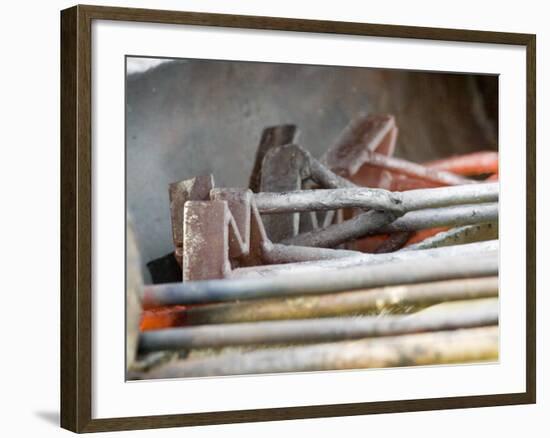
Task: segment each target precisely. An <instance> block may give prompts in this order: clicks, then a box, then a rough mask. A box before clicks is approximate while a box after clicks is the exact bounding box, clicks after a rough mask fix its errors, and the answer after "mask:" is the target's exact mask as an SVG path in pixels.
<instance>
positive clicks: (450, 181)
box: [365, 151, 475, 186]
mask: <svg viewBox="0 0 550 438" xmlns="http://www.w3.org/2000/svg"><path fill="white" fill-rule="evenodd" d="M365 156H366V157H368V158H367V162H368V164H370V165H371V166H376V167H380V168H382V169H387V170H391V171H394V172H397V173H400V174H402V175H406V176H410V177H413V178H420V179H422V180H425V181H430V182H432V183H436V184H439V185H448V186H454V185H463V184H472V183H475V181H474V180H471V179H467V178H463V177H461V176H458V175H455V174H454V173H450V172H446V171H444V170H438V169H435V168H430V167H425V166H423V165H422V164H417V163H413V162H412V161H407V160H403V159H401V158H396V157H388V156H386V155H382V154H379V153H376V152H372V151H365Z"/></svg>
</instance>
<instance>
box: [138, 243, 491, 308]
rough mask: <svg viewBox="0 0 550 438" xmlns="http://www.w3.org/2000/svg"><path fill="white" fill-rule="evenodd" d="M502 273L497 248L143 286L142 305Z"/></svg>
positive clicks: (364, 286)
mask: <svg viewBox="0 0 550 438" xmlns="http://www.w3.org/2000/svg"><path fill="white" fill-rule="evenodd" d="M497 272H498V252H497V251H491V252H487V253H485V254H482V255H477V256H471V255H470V256H460V257H457V256H454V257H439V258H434V259H433V260H430V263H426V262H425V259H421V260H403V261H394V262H391V263H385V264H384V263H383V264H377V265H374V266H361V267H359V268H357V267H353V268H347V269H339V270H336V271H330V272H326V273H325V274H324V275H322V276H320V275H319V274H318V273H313V274H305V275H294V276H292V275H286V276H282V277H277V278H260V279H232V280H205V281H196V282H183V283H168V284H163V285H149V286H145V287H144V297H143V301H142V304H143V307H144V308H151V307H158V306H167V305H173V304H198V303H208V302H221V301H236V300H249V299H258V298H269V297H276V296H279V297H282V296H296V295H308V294H322V293H330V292H338V291H343V290H356V289H364V288H369V287H377V286H383V285H384V286H391V285H396V284H403V283H421V282H425V281H436V280H446V279H452V278H468V277H484V276H489V275H495V274H497Z"/></svg>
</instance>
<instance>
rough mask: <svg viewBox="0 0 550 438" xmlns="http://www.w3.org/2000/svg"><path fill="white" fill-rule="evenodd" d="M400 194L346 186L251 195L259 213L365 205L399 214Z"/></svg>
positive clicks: (322, 209) (400, 207) (400, 212)
mask: <svg viewBox="0 0 550 438" xmlns="http://www.w3.org/2000/svg"><path fill="white" fill-rule="evenodd" d="M400 195H401V194H400V193H396V194H394V193H392V192H390V191H388V190H384V189H368V188H347V189H317V190H297V191H293V192H283V193H272V192H262V193H257V194H255V195H254V201H255V202H256V207H257V208H258V211H259V212H260V213H262V214H273V213H281V212H304V211H312V210H314V211H324V210H335V209H337V208H352V207H357V208H369V209H374V210H387V211H391V212H395V213H396V214H399V215H401V214H403V213H404V210H403V207H402V206H401V202H402V201H401V196H400Z"/></svg>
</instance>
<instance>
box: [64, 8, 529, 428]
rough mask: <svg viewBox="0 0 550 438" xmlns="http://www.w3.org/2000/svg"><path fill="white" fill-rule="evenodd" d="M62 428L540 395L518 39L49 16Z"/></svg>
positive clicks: (321, 24) (473, 403)
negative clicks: (57, 119) (57, 185)
mask: <svg viewBox="0 0 550 438" xmlns="http://www.w3.org/2000/svg"><path fill="white" fill-rule="evenodd" d="M61 55H62V56H61V119H62V129H61V148H62V155H61V168H62V184H61V185H62V187H61V201H62V202H61V209H62V211H61V216H62V223H61V235H62V240H61V257H62V260H61V262H62V263H61V264H62V288H61V306H62V308H61V422H62V426H63V427H64V428H67V429H70V430H73V431H76V432H92V431H106V430H123V429H144V428H159V427H174V426H187V425H204V424H220V423H233V422H246V421H269V420H279V419H296V418H314V417H325V416H345V415H362V414H370V413H388V412H404V411H418V410H430V409H453V408H465V407H481V406H495V405H509V404H523V403H534V402H535V399H536V398H535V376H536V373H535V326H536V324H535V309H536V306H535V253H536V251H535V216H536V205H535V189H536V188H535V36H534V35H528V34H514V33H500V32H482V31H472V30H454V29H436V28H420V27H408V26H395V25H380V24H364V23H348V22H330V21H313V20H297V19H287V18H274V17H255V16H233V15H219V14H204V13H194V12H174V11H156V10H142V9H124V8H110V7H96V6H75V7H73V8H70V9H67V10H64V11H62V13H61Z"/></svg>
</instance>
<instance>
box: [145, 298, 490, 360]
mask: <svg viewBox="0 0 550 438" xmlns="http://www.w3.org/2000/svg"><path fill="white" fill-rule="evenodd" d="M497 323H498V300H497V299H484V300H473V301H470V302H469V303H468V304H464V305H461V306H460V307H458V308H454V307H453V308H449V309H447V310H446V311H436V312H429V313H423V312H419V313H417V314H413V315H405V316H403V315H399V316H397V315H386V316H384V318H379V317H376V316H363V317H347V318H319V319H295V320H289V321H260V322H242V323H235V324H211V325H202V326H195V327H182V328H170V329H162V330H150V331H147V332H144V333H142V334H141V335H140V340H139V350H140V351H141V352H142V353H149V352H153V351H158V350H187V349H191V348H220V347H228V346H234V345H269V344H286V343H293V344H302V343H307V342H331V341H339V340H348V339H358V338H366V337H375V336H395V335H403V334H407V333H418V332H425V331H438V330H453V329H458V328H470V327H480V326H484V325H494V324H497Z"/></svg>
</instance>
